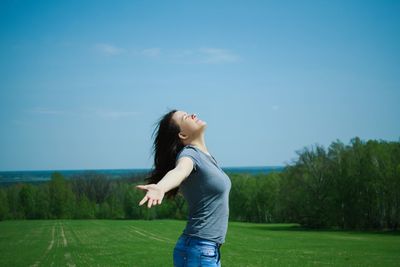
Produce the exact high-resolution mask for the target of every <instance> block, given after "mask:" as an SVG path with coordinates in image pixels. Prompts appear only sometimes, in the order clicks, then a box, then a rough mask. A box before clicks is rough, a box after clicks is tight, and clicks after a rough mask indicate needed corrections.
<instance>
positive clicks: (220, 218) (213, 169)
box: [176, 145, 231, 244]
mask: <svg viewBox="0 0 400 267" xmlns="http://www.w3.org/2000/svg"><path fill="white" fill-rule="evenodd" d="M181 157H189V158H191V159H192V161H193V165H194V168H193V170H192V172H191V173H190V175H189V176H188V177H187V178H186V179H185V180H183V182H182V183H181V185H180V191H181V192H182V194H183V196H184V198H185V199H186V201H187V202H188V207H189V216H188V222H187V224H186V228H185V229H184V231H183V233H184V234H186V235H189V236H197V237H200V238H204V239H208V240H212V241H215V242H217V243H220V244H222V243H224V242H225V236H226V232H227V230H228V218H229V192H230V189H231V180H230V179H229V177H228V175H226V173H225V172H224V171H223V170H222V169H221V168H220V167H219V166H218V164H217V161H216V160H215V159H214V157H213V156H210V155H208V154H206V153H204V152H203V151H201V150H200V149H199V148H197V147H195V146H192V145H186V146H185V147H184V148H183V149H182V150H181V151H180V152H179V154H178V155H177V157H176V160H178V159H179V158H181Z"/></svg>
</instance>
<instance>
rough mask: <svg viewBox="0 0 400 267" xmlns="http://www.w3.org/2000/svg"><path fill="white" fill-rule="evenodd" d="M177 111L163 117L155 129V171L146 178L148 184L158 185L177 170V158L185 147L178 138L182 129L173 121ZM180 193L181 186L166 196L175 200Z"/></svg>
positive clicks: (171, 111)
mask: <svg viewBox="0 0 400 267" xmlns="http://www.w3.org/2000/svg"><path fill="white" fill-rule="evenodd" d="M176 111H177V110H176V109H172V110H170V111H169V112H168V113H166V114H165V115H164V116H162V117H161V118H160V119H159V120H158V122H157V125H156V127H155V128H154V131H153V134H152V138H153V139H154V142H153V151H152V153H153V154H154V166H153V167H154V169H153V170H152V171H151V172H150V174H149V176H148V177H147V178H145V180H146V181H147V182H148V184H156V183H158V182H159V181H160V180H161V179H162V178H163V177H164V175H165V174H167V172H169V171H170V170H172V169H174V168H175V160H176V156H177V155H178V153H179V152H180V151H181V150H182V149H183V147H184V144H183V143H182V141H181V140H180V138H179V136H178V133H179V132H180V127H179V125H177V124H176V123H175V121H174V120H172V116H173V115H174V113H175V112H176ZM154 136H155V138H154ZM178 191H179V186H178V187H176V188H174V189H171V190H170V191H168V192H166V193H165V196H166V197H167V198H169V199H173V198H175V196H176V195H177V193H178Z"/></svg>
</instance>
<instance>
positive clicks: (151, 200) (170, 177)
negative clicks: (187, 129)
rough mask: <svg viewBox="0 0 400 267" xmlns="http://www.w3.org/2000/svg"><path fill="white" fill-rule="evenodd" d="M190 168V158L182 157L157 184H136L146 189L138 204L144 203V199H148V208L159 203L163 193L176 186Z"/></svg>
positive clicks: (191, 164)
mask: <svg viewBox="0 0 400 267" xmlns="http://www.w3.org/2000/svg"><path fill="white" fill-rule="evenodd" d="M192 170H193V161H192V159H191V158H189V157H182V158H180V159H179V160H178V162H177V165H176V167H175V168H174V169H172V170H170V171H169V172H167V174H166V175H165V176H164V177H163V178H162V179H161V180H160V181H159V182H158V183H157V184H148V185H137V186H136V188H138V189H141V190H146V191H147V193H146V195H145V196H144V198H143V199H142V200H141V201H140V202H139V206H141V205H143V204H144V203H146V201H148V202H147V207H148V208H150V207H151V206H152V205H157V204H161V202H162V199H163V198H164V195H165V193H166V192H168V191H170V190H171V189H174V188H175V187H178V186H179V185H180V184H181V183H182V181H183V180H184V179H185V178H186V177H188V176H189V174H190V173H191V172H192Z"/></svg>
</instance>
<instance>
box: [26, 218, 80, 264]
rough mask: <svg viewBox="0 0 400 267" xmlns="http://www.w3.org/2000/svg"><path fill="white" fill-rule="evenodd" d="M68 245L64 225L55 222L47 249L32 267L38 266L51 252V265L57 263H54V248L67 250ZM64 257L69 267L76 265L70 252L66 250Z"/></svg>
mask: <svg viewBox="0 0 400 267" xmlns="http://www.w3.org/2000/svg"><path fill="white" fill-rule="evenodd" d="M56 233H57V235H56ZM55 244H56V246H55ZM67 247H68V239H67V238H66V237H65V232H64V225H63V224H62V223H60V222H57V223H54V225H53V227H52V229H51V240H50V243H49V245H48V247H47V249H46V251H45V252H44V253H43V254H42V256H41V257H40V258H39V259H38V260H37V261H36V262H35V263H34V264H32V265H31V267H38V266H39V265H40V264H41V263H42V262H43V261H44V260H45V259H46V258H47V257H48V256H49V255H50V254H52V257H53V258H52V261H51V264H50V266H53V265H54V264H55V263H54V259H55V254H54V252H53V251H54V249H57V248H60V249H62V250H65V249H66V248H67ZM52 252H53V253H52ZM64 259H65V261H66V264H67V266H68V267H75V266H76V265H75V263H74V261H73V257H72V255H71V253H70V252H68V251H65V253H64Z"/></svg>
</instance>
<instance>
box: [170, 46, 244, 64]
mask: <svg viewBox="0 0 400 267" xmlns="http://www.w3.org/2000/svg"><path fill="white" fill-rule="evenodd" d="M172 58H173V59H174V61H175V62H178V63H189V64H221V63H234V62H237V61H239V60H240V57H239V56H238V55H237V54H235V53H234V52H232V51H230V50H228V49H221V48H212V47H203V48H198V49H183V50H180V51H177V52H176V53H174V54H173V55H172Z"/></svg>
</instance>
